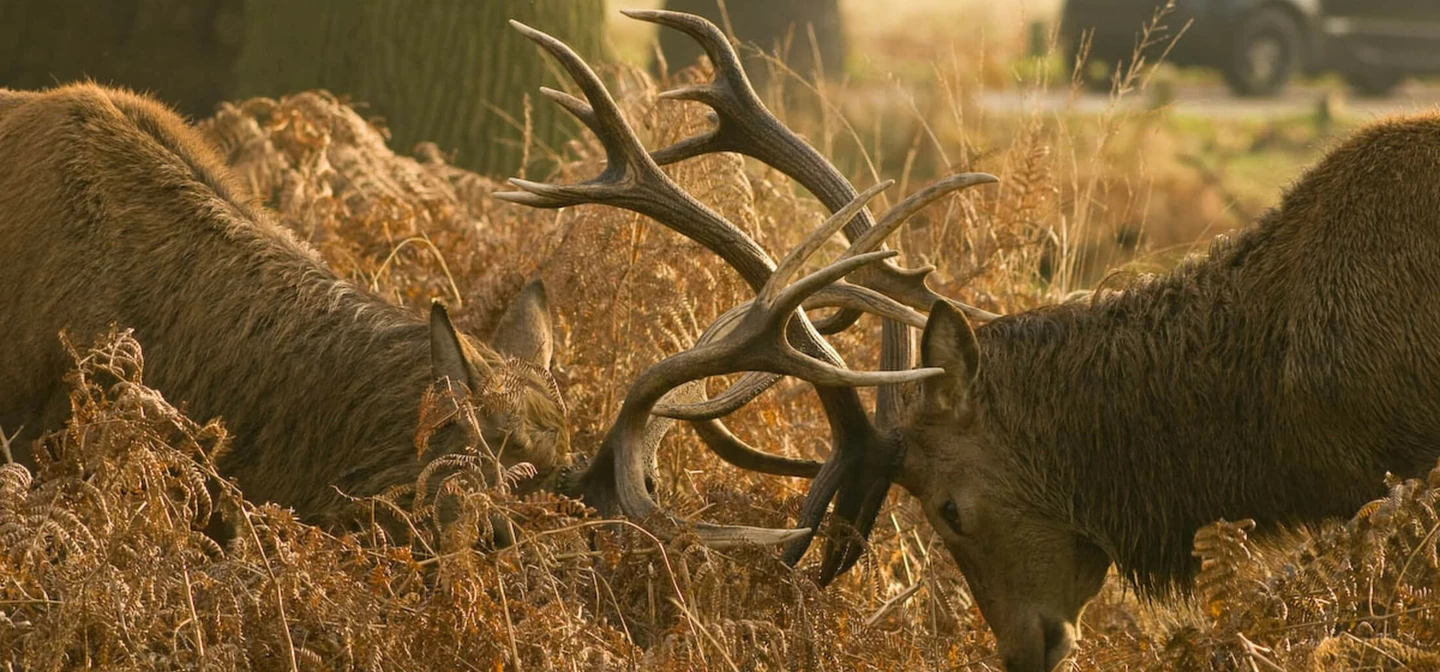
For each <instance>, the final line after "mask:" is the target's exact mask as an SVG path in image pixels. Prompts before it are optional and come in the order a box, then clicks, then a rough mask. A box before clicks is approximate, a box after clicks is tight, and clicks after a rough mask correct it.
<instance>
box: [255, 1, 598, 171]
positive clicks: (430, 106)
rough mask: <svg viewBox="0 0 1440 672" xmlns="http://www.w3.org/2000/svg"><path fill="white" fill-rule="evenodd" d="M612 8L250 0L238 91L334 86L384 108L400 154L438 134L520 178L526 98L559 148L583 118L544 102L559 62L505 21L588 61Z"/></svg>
mask: <svg viewBox="0 0 1440 672" xmlns="http://www.w3.org/2000/svg"><path fill="white" fill-rule="evenodd" d="M604 9H605V0H475V1H461V0H306V1H305V2H295V1H294V0H245V41H244V44H245V46H244V49H243V51H242V53H241V55H240V58H239V63H238V65H237V67H236V72H237V75H238V86H237V91H236V93H237V95H238V96H240V97H249V96H257V95H263V96H277V95H281V94H285V93H290V92H294V91H300V90H305V89H315V88H323V89H328V90H329V91H330V92H331V93H334V94H336V95H340V96H349V97H350V99H351V100H353V101H355V102H356V103H363V104H366V105H368V111H369V112H370V113H372V114H374V115H378V116H380V117H383V118H384V119H385V122H386V125H387V126H388V127H389V130H390V132H391V133H392V140H391V145H392V147H394V148H395V149H397V150H398V151H401V152H407V153H408V152H410V151H411V150H412V148H413V147H414V145H415V144H416V143H417V142H421V141H427V140H428V141H433V142H435V143H436V144H437V145H438V146H439V147H440V149H441V150H443V151H446V152H452V151H453V152H454V153H455V163H457V164H458V165H461V166H464V167H466V168H469V169H472V170H476V171H479V172H484V173H490V174H496V175H514V174H517V172H519V171H520V169H521V166H520V163H521V157H522V154H523V149H522V146H521V145H522V137H523V130H522V128H521V126H522V125H523V124H524V119H525V102H524V101H525V98H526V96H527V95H528V96H529V97H530V98H531V100H532V101H534V104H533V105H532V108H533V114H532V126H533V129H534V141H535V142H539V143H544V144H545V145H547V146H550V147H558V146H559V144H560V143H562V142H563V141H564V140H565V139H567V138H569V137H571V136H572V135H573V133H574V131H575V129H576V128H577V126H576V125H575V124H574V123H573V122H571V120H570V119H569V118H568V117H567V116H566V115H565V113H564V112H563V111H562V110H559V109H558V108H557V107H556V106H555V105H552V104H550V103H549V102H548V101H544V100H538V99H537V96H536V95H535V94H536V90H537V89H538V87H539V86H540V85H542V84H548V85H550V86H552V87H557V88H558V86H559V82H558V81H557V80H556V79H555V77H554V73H553V70H552V68H551V65H552V64H551V62H550V59H549V58H548V57H547V56H545V55H544V54H542V53H541V52H540V51H539V49H538V48H537V47H536V46H535V45H534V44H532V43H531V42H530V41H529V40H526V39H525V38H524V37H522V36H521V35H520V34H519V33H517V32H515V31H514V30H512V29H511V28H510V27H509V25H507V23H506V22H507V21H508V20H509V19H512V18H513V19H518V20H520V21H522V22H524V23H526V24H529V25H531V26H534V27H535V28H537V29H540V30H543V31H545V32H547V33H550V34H552V35H555V36H556V37H558V38H560V39H562V40H565V41H566V42H568V43H569V44H570V45H571V46H572V47H574V48H575V50H576V51H577V52H579V53H580V54H581V55H582V56H584V57H586V58H587V59H591V58H594V57H597V56H599V55H601V45H602V39H603V35H604ZM507 117H508V119H507ZM535 154H538V153H535ZM532 156H533V154H532Z"/></svg>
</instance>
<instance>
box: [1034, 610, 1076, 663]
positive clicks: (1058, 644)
mask: <svg viewBox="0 0 1440 672" xmlns="http://www.w3.org/2000/svg"><path fill="white" fill-rule="evenodd" d="M1040 631H1041V632H1042V633H1044V635H1045V669H1046V670H1053V669H1055V668H1056V667H1057V666H1059V665H1060V661H1062V660H1065V656H1068V655H1070V651H1071V650H1072V649H1074V648H1075V625H1074V624H1073V623H1070V622H1069V621H1065V620H1061V619H1055V618H1049V617H1046V616H1041V617H1040Z"/></svg>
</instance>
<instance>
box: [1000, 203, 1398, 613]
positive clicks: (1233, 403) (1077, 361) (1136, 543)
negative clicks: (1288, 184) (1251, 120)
mask: <svg viewBox="0 0 1440 672" xmlns="http://www.w3.org/2000/svg"><path fill="white" fill-rule="evenodd" d="M1276 216H1277V215H1276V214H1275V213H1271V215H1269V216H1267V217H1266V220H1265V221H1262V222H1261V223H1260V225H1259V226H1256V227H1253V228H1250V229H1247V230H1246V231H1244V232H1241V233H1239V234H1238V235H1236V236H1235V237H1234V238H1230V239H1225V238H1221V239H1219V240H1217V241H1216V242H1215V243H1214V244H1213V245H1212V248H1211V253H1210V255H1209V256H1208V257H1200V258H1193V259H1190V260H1187V261H1186V262H1185V263H1183V264H1181V265H1180V266H1179V267H1178V268H1177V269H1176V270H1174V271H1173V272H1172V273H1170V274H1168V275H1164V276H1159V277H1152V278H1145V279H1140V280H1136V281H1134V282H1132V283H1131V285H1130V286H1128V287H1126V288H1124V289H1123V290H1121V291H1107V292H1104V293H1103V294H1098V295H1097V296H1095V297H1094V298H1093V299H1086V300H1083V301H1077V302H1072V303H1068V304H1063V305H1058V306H1052V307H1047V308H1042V309H1039V310H1034V311H1028V312H1025V313H1021V314H1017V315H1014V316H1010V317H1006V318H1003V319H1000V320H996V321H995V322H994V323H992V324H989V325H986V326H984V327H982V328H980V329H979V330H978V331H977V338H978V339H979V341H980V345H981V362H982V363H981V366H980V371H979V374H978V377H977V380H976V384H975V387H974V388H973V389H974V390H975V393H976V395H977V398H978V400H979V402H980V403H979V407H980V408H981V409H983V410H982V413H983V416H982V417H983V419H984V421H985V422H986V423H988V425H989V428H990V430H991V431H992V432H993V435H994V436H995V437H996V439H997V440H998V441H999V442H1000V443H1001V444H1008V445H1002V446H997V448H998V449H1000V450H1002V451H1004V453H1003V455H1004V459H1008V460H1012V461H1013V462H1014V464H1013V465H1012V466H1013V467H1015V468H1014V469H1013V470H1012V473H1016V474H1020V476H1019V477H1018V478H1017V479H1016V480H1015V482H1014V483H1010V484H1006V485H1007V487H1013V488H1015V489H1017V490H1019V491H1020V492H1018V493H1017V497H1016V498H1015V501H1020V502H1027V503H1029V505H1031V506H1034V507H1036V509H1037V510H1036V513H1039V514H1040V515H1043V516H1045V517H1047V518H1050V519H1053V520H1059V521H1069V522H1070V524H1072V525H1073V526H1074V529H1075V531H1076V532H1078V533H1080V534H1082V535H1084V536H1085V537H1086V538H1088V539H1090V540H1091V541H1093V542H1094V543H1096V544H1097V545H1099V546H1100V547H1101V548H1102V549H1104V550H1105V551H1106V552H1107V553H1108V554H1109V555H1110V557H1111V559H1112V560H1114V561H1115V562H1116V564H1117V565H1118V567H1119V569H1120V571H1121V573H1122V574H1124V575H1125V576H1127V577H1128V578H1129V579H1131V580H1132V582H1133V583H1134V584H1135V585H1136V586H1137V587H1138V588H1139V589H1141V590H1142V591H1143V592H1145V593H1147V594H1155V593H1157V592H1158V593H1171V592H1174V591H1175V589H1179V591H1180V592H1182V593H1183V592H1184V591H1185V590H1186V588H1187V585H1188V581H1186V579H1188V578H1190V577H1191V576H1192V575H1193V573H1194V571H1195V570H1196V569H1197V568H1198V561H1197V560H1196V559H1195V558H1194V557H1192V556H1191V550H1192V542H1193V537H1194V533H1195V531H1196V530H1197V529H1198V528H1199V527H1200V526H1203V525H1205V524H1208V523H1210V522H1214V521H1215V520H1217V519H1219V518H1222V517H1223V518H1227V519H1231V520H1234V519H1238V518H1254V519H1256V520H1257V521H1258V522H1260V523H1262V524H1265V523H1275V522H1285V521H1296V522H1299V521H1303V520H1313V519H1314V518H1315V517H1316V516H1317V515H1344V514H1348V513H1353V511H1354V510H1355V508H1356V507H1358V506H1359V504H1361V503H1363V502H1364V501H1366V500H1367V499H1368V498H1370V497H1371V496H1374V495H1377V494H1378V491H1377V488H1378V487H1379V486H1380V483H1379V479H1378V473H1383V472H1374V471H1370V472H1368V473H1361V472H1363V471H1364V470H1365V469H1369V468H1370V467H1372V466H1373V465H1363V464H1357V465H1355V468H1354V469H1343V468H1335V465H1330V466H1329V467H1327V466H1325V465H1317V464H1315V463H1314V458H1311V457H1309V456H1308V454H1309V452H1310V451H1306V450H1305V447H1304V446H1301V445H1297V443H1303V441H1300V442H1297V441H1293V440H1291V441H1288V442H1287V441H1285V440H1282V437H1284V436H1286V435H1290V436H1294V435H1296V434H1300V433H1299V432H1295V431H1294V430H1295V428H1294V427H1291V425H1292V424H1293V422H1294V421H1293V417H1294V416H1293V415H1290V414H1287V413H1286V407H1285V405H1284V404H1285V403H1286V402H1284V400H1285V399H1286V398H1287V393H1286V391H1285V390H1283V389H1281V386H1282V385H1283V383H1282V382H1280V381H1279V380H1278V379H1279V378H1280V376H1278V375H1275V372H1274V369H1275V368H1276V366H1275V362H1280V361H1287V360H1285V359H1283V356H1284V354H1285V353H1286V351H1287V349H1288V348H1290V347H1291V346H1290V344H1288V343H1287V342H1286V340H1285V336H1284V332H1283V330H1282V329H1279V328H1276V327H1275V326H1273V325H1272V323H1273V322H1277V321H1279V318H1278V317H1277V316H1276V315H1274V314H1272V313H1271V312H1270V308H1268V306H1270V305H1271V304H1272V303H1273V301H1271V299H1270V298H1268V297H1260V296H1247V295H1246V293H1247V291H1246V290H1245V289H1244V288H1246V287H1250V286H1251V285H1252V284H1253V283H1252V281H1253V280H1254V278H1253V277H1247V275H1250V272H1249V271H1247V261H1249V264H1254V263H1256V262H1255V261H1254V260H1251V257H1252V255H1254V256H1255V257H1256V258H1257V259H1258V258H1259V257H1262V256H1264V255H1265V253H1266V247H1267V245H1266V239H1267V236H1268V233H1267V227H1266V223H1267V222H1269V221H1270V220H1271V219H1273V218H1274V217H1276ZM1267 372H1269V375H1267ZM1291 403H1293V402H1291Z"/></svg>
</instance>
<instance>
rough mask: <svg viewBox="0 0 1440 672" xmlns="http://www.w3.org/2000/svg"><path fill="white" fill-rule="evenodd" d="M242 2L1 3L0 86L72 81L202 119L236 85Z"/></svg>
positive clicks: (42, 85) (23, 0) (24, 0)
mask: <svg viewBox="0 0 1440 672" xmlns="http://www.w3.org/2000/svg"><path fill="white" fill-rule="evenodd" d="M243 2H244V0H105V1H104V2H86V1H83V0H79V1H75V0H71V1H66V0H0V87H9V88H15V89H43V88H49V87H52V86H55V85H56V84H62V83H68V82H72V81H75V80H84V79H93V80H95V81H96V82H99V83H101V84H113V85H119V86H126V87H129V88H132V89H138V90H141V91H146V92H149V93H151V94H153V95H155V96H156V97H158V98H160V99H161V100H164V101H165V102H167V103H170V104H171V105H173V106H175V107H176V108H178V109H179V110H180V111H181V112H183V113H185V114H188V115H191V116H207V115H209V114H211V113H212V112H214V110H215V105H216V103H218V102H220V101H221V100H224V99H225V98H226V97H227V96H228V95H229V93H230V90H231V88H232V87H233V84H234V76H233V74H232V67H233V65H234V62H235V58H236V56H237V55H238V54H239V52H240V40H241V37H242V33H243V25H242V17H241V5H242V4H243Z"/></svg>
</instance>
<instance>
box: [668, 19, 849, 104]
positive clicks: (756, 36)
mask: <svg viewBox="0 0 1440 672" xmlns="http://www.w3.org/2000/svg"><path fill="white" fill-rule="evenodd" d="M725 7H726V11H727V12H728V13H729V18H730V27H732V28H733V29H734V31H735V38H736V39H738V40H739V41H740V43H741V44H742V45H748V46H753V47H758V48H759V49H760V50H761V51H763V52H765V53H766V54H769V55H771V56H773V55H775V54H776V53H779V54H782V55H783V56H784V58H785V64H786V65H787V66H789V68H790V69H791V70H794V71H795V72H796V73H797V74H799V75H800V76H802V77H805V78H807V79H813V78H815V77H816V75H817V74H822V73H823V74H824V75H825V76H826V77H839V76H840V75H841V73H842V72H843V70H844V67H845V50H846V45H845V30H844V24H843V22H842V21H841V17H840V1H839V0H765V1H764V2H761V1H760V0H747V1H745V2H736V1H735V0H730V1H729V2H727V3H725ZM665 9H668V10H672V11H676V12H689V13H691V14H699V15H700V16H703V17H705V18H707V19H710V20H711V21H713V22H715V25H717V26H720V28H721V29H722V30H726V24H725V22H724V20H723V18H722V15H721V12H720V4H719V3H718V2H717V1H716V0H665ZM812 27H813V28H814V31H815V41H814V44H813V45H812V43H811V41H810V28H812ZM817 47H818V51H819V53H820V64H819V65H820V66H821V67H820V69H819V70H818V71H817V68H816V63H815V58H814V55H815V52H816V51H817ZM660 51H661V53H663V54H664V55H665V61H666V63H667V64H668V65H669V66H670V68H671V69H680V68H683V67H687V66H689V65H692V64H693V63H694V62H695V59H696V58H698V57H699V56H700V48H699V47H698V46H696V44H695V42H694V41H693V40H691V39H690V38H689V37H687V36H686V35H685V34H683V33H681V32H680V31H677V30H668V29H665V28H661V29H660ZM740 55H741V56H742V57H743V59H744V61H745V72H746V73H747V74H749V75H750V78H751V80H752V81H754V82H755V85H756V88H762V89H763V87H764V86H765V84H766V82H767V81H768V80H769V74H770V68H769V66H767V65H766V64H765V61H764V59H762V58H760V57H758V56H757V55H756V54H755V53H754V49H750V48H745V47H742V48H741V49H740Z"/></svg>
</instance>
